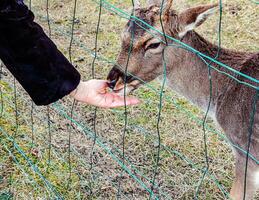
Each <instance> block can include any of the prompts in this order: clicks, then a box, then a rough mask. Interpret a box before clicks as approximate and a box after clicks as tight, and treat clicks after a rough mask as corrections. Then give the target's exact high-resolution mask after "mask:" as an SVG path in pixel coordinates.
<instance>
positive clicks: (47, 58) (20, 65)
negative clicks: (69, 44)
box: [0, 0, 80, 105]
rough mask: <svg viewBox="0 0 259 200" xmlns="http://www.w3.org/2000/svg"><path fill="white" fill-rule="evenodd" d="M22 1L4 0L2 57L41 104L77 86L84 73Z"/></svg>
mask: <svg viewBox="0 0 259 200" xmlns="http://www.w3.org/2000/svg"><path fill="white" fill-rule="evenodd" d="M33 20H34V15H33V13H32V12H31V11H29V10H28V8H27V6H25V5H24V4H23V2H22V1H21V0H17V1H15V0H1V2H0V58H1V60H2V61H3V62H4V64H5V65H6V67H7V68H8V69H9V71H10V72H11V73H12V74H13V75H14V76H15V78H16V79H17V80H18V81H19V82H20V84H21V85H22V86H23V88H24V89H25V90H26V91H27V92H28V93H29V95H30V96H31V98H32V99H33V101H34V102H35V103H36V104H37V105H47V104H50V103H52V102H54V101H56V100H58V99H60V98H62V97H63V96H65V95H67V94H69V93H71V92H72V91H73V90H75V89H76V87H77V86H78V84H79V82H80V74H79V73H78V72H77V70H76V69H75V68H74V67H73V66H72V65H71V64H70V63H69V62H68V60H67V59H66V58H65V57H64V56H63V54H62V53H61V52H60V51H59V50H58V49H57V47H56V46H55V44H54V43H53V42H52V41H51V40H50V39H49V38H48V37H47V36H46V34H45V33H44V31H43V30H42V28H41V27H40V26H39V25H38V24H36V23H35V22H34V21H33Z"/></svg>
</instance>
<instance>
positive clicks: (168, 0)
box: [147, 0, 173, 14]
mask: <svg viewBox="0 0 259 200" xmlns="http://www.w3.org/2000/svg"><path fill="white" fill-rule="evenodd" d="M162 3H163V8H162V10H163V14H166V13H168V12H169V11H170V9H171V7H172V4H173V0H147V5H148V6H152V5H155V6H157V7H161V4H162Z"/></svg>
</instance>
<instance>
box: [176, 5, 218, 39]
mask: <svg viewBox="0 0 259 200" xmlns="http://www.w3.org/2000/svg"><path fill="white" fill-rule="evenodd" d="M217 7H218V4H213V5H207V6H198V7H194V8H189V9H187V10H185V11H183V12H182V13H180V15H179V25H180V27H181V31H180V32H179V33H178V35H179V37H183V36H184V35H185V34H186V33H187V32H188V31H191V30H193V29H195V28H196V27H198V26H200V25H201V24H202V23H203V22H204V21H205V20H206V19H207V18H208V17H209V16H210V15H212V14H213V13H215V12H216V11H217V9H218V8H217Z"/></svg>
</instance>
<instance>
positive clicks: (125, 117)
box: [116, 0, 136, 199]
mask: <svg viewBox="0 0 259 200" xmlns="http://www.w3.org/2000/svg"><path fill="white" fill-rule="evenodd" d="M131 8H132V10H131V15H130V21H131V22H130V26H132V28H131V29H130V30H131V38H130V46H129V49H128V56H127V60H126V64H125V70H124V74H125V76H124V78H123V82H124V88H123V89H124V91H123V101H124V127H123V132H122V137H121V144H122V164H123V165H125V139H126V134H127V126H128V113H127V106H126V105H127V99H126V96H127V94H126V92H127V74H128V65H129V60H130V56H131V53H132V50H133V44H134V39H135V26H136V24H135V20H134V19H132V16H135V2H134V0H131ZM122 174H123V170H121V172H120V176H119V177H118V190H117V194H116V197H117V199H120V197H121V193H122V188H121V187H122Z"/></svg>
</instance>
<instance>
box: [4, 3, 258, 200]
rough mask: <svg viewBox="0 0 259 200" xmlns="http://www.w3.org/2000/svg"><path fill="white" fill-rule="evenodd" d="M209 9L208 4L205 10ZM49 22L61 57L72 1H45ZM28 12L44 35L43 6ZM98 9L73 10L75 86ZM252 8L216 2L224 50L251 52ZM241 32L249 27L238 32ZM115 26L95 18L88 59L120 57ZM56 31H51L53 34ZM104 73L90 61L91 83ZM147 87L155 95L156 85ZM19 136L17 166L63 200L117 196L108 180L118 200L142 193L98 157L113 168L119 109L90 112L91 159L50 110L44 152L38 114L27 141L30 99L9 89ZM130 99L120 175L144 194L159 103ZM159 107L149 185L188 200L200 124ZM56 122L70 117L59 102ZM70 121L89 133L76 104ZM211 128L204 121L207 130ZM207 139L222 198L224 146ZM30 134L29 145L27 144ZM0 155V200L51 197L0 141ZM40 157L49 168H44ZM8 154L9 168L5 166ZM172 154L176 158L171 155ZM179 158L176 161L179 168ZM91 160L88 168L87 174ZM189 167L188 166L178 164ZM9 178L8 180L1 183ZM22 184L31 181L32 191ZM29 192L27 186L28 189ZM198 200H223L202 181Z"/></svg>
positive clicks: (74, 129)
mask: <svg viewBox="0 0 259 200" xmlns="http://www.w3.org/2000/svg"><path fill="white" fill-rule="evenodd" d="M111 2H113V3H114V4H115V5H117V6H118V7H119V8H122V9H127V10H128V9H129V8H130V1H127V2H125V1H115V0H113V1H111ZM213 2H215V1H213ZM202 3H207V1H202V0H192V1H191V0H186V1H183V0H181V1H175V7H176V8H179V9H183V8H184V7H189V6H193V5H198V4H202ZM49 5H50V10H49V12H50V19H51V21H52V23H51V29H52V39H53V40H54V41H55V43H56V44H57V46H58V47H59V49H60V50H61V51H62V52H63V53H64V54H65V55H66V56H68V45H69V41H70V38H69V35H70V26H71V19H72V11H73V1H70V0H64V1H58V0H50V1H49ZM32 6H33V7H32V8H33V11H34V13H35V14H36V20H37V21H38V22H39V23H40V24H41V25H42V26H43V27H44V28H45V30H46V32H47V33H48V28H47V24H46V20H44V19H43V18H42V16H43V17H44V16H46V9H45V8H46V2H45V1H40V0H34V1H32ZM98 10H99V8H98V5H97V4H96V3H94V2H93V1H90V0H88V1H86V0H78V6H77V14H76V26H75V40H76V41H80V42H81V44H83V45H84V47H83V46H82V45H81V46H80V45H78V43H77V42H74V44H73V47H72V50H73V51H72V59H73V64H74V65H77V68H78V70H79V71H80V73H81V75H82V78H83V79H85V80H87V79H90V78H91V63H92V59H93V57H92V56H90V55H89V53H88V52H87V51H86V48H85V46H86V47H87V48H88V49H90V50H92V51H94V38H95V30H96V24H97V17H98ZM258 13H259V12H258V7H256V6H255V5H254V4H253V3H252V2H250V1H246V0H242V1H234V0H230V1H228V2H227V3H225V2H224V12H223V18H222V46H224V47H227V48H234V49H242V50H250V51H258V46H257V45H256V43H255V42H254V41H258V28H259V27H258V23H256V19H257V18H258ZM217 20H218V16H217V15H215V16H213V17H212V18H211V19H209V20H208V21H207V22H206V23H205V24H203V26H201V27H199V28H198V30H197V31H198V32H199V33H201V34H202V35H204V36H205V37H206V38H208V39H210V40H213V41H214V42H216V39H217ZM248 22H249V23H248ZM125 23H126V20H125V19H122V18H120V17H118V16H116V15H114V14H113V13H110V12H108V11H106V10H104V9H103V13H102V16H101V25H100V34H99V37H98V55H102V56H103V57H105V58H107V59H111V60H115V59H116V55H117V53H118V51H119V49H120V39H119V37H120V32H121V31H122V29H123V26H124V24H125ZM60 30H61V31H60ZM111 67H112V64H109V63H108V64H107V63H106V62H103V61H100V60H96V64H95V70H96V77H97V78H102V79H105V78H106V76H107V74H108V71H109V70H110V69H111ZM10 80H12V79H11V76H10V75H9V74H8V75H7V76H5V77H4V79H3V81H2V82H1V86H2V87H1V88H2V89H3V91H4V95H5V96H4V117H2V118H1V122H0V123H1V127H2V128H4V130H6V132H7V133H8V134H10V135H12V133H13V132H14V130H15V127H16V126H15V115H14V104H13V90H12V88H11V87H9V86H8V84H7V82H9V84H10V83H12V82H10ZM151 85H152V87H154V88H156V89H159V88H160V87H159V84H158V83H157V82H152V83H151ZM18 92H19V95H18V110H19V126H18V132H17V138H16V142H17V144H18V145H19V147H20V148H21V149H22V150H23V151H24V152H25V153H26V156H27V158H30V159H31V160H32V161H33V164H34V165H35V166H37V168H38V169H39V171H40V173H41V174H42V175H43V176H44V177H46V179H47V180H48V181H49V182H50V183H51V185H53V187H54V188H55V189H56V190H57V192H58V193H59V194H60V195H61V196H63V197H64V199H115V198H116V195H117V191H118V180H120V182H121V190H122V192H121V195H122V196H121V198H122V199H127V198H128V199H147V198H148V193H147V192H146V190H145V189H143V187H142V186H141V185H140V184H138V183H137V182H136V180H134V179H133V178H132V177H130V176H129V175H128V174H127V173H122V176H121V167H120V166H119V165H118V163H117V162H116V161H114V159H112V157H111V154H110V153H109V152H107V150H105V149H104V146H107V147H108V148H109V149H110V150H111V152H112V153H113V155H115V156H116V157H117V158H120V159H121V158H122V156H121V149H122V144H121V140H122V138H121V137H122V133H123V129H124V109H123V108H118V109H111V110H103V109H98V110H97V119H96V134H97V136H98V139H100V141H101V144H103V145H104V146H103V147H100V144H97V145H95V147H94V154H93V156H91V152H92V146H93V139H92V135H91V134H90V132H88V131H87V130H84V129H82V127H79V126H76V125H73V126H70V124H71V122H70V121H69V120H67V119H65V117H64V116H62V114H60V113H59V111H58V109H57V108H55V107H51V111H50V116H51V127H50V128H51V129H50V133H51V146H49V142H50V140H49V139H50V138H49V131H48V119H47V115H46V108H41V107H35V108H34V109H33V121H34V124H33V126H34V132H32V131H31V104H30V99H29V98H28V96H27V95H26V94H24V91H23V90H22V89H21V88H20V86H18ZM134 95H136V96H138V97H139V98H140V99H142V101H143V103H142V104H140V105H139V106H134V107H129V108H128V110H127V111H128V130H127V134H126V138H125V156H126V158H127V159H126V160H125V165H126V166H127V168H129V169H130V170H131V171H132V172H133V174H134V175H136V177H137V178H138V179H139V180H141V181H143V183H144V184H145V185H146V186H147V187H149V188H150V181H148V180H147V179H152V177H153V169H154V164H155V161H156V156H155V155H156V151H157V132H156V123H157V113H158V103H159V95H158V94H157V93H156V92H154V91H153V90H151V89H150V88H149V87H148V86H144V87H142V88H140V89H139V90H137V91H136V92H135V93H134ZM165 95H166V96H168V97H169V100H168V99H165V100H164V101H163V110H162V111H163V112H162V119H161V123H160V131H161V139H162V147H161V160H160V165H159V173H158V175H157V179H156V183H157V184H158V185H159V191H158V190H155V193H156V194H157V193H158V192H160V195H161V196H160V198H161V199H170V198H172V199H193V195H194V193H195V189H196V186H197V183H198V181H199V180H200V177H201V175H202V173H201V171H200V170H198V169H197V168H204V167H205V165H204V161H205V160H204V152H203V151H204V150H203V131H202V127H201V125H200V124H197V123H196V122H195V121H194V120H193V119H191V118H190V117H189V116H188V115H187V114H186V113H185V112H184V111H183V110H182V109H179V108H178V106H177V105H176V104H174V103H173V102H172V101H170V99H173V100H174V101H175V102H176V103H177V104H178V105H180V106H181V107H183V108H185V109H187V110H188V111H189V112H190V113H191V114H195V115H196V116H198V117H199V118H201V119H202V117H203V113H202V112H201V111H200V110H199V109H198V108H196V107H194V106H192V105H190V104H189V103H188V102H187V101H186V100H185V99H183V98H181V97H179V96H177V95H176V94H174V93H173V92H172V91H170V90H169V89H166V90H165ZM60 103H61V104H62V106H64V108H65V109H66V112H67V113H68V115H69V113H70V110H71V105H72V102H71V99H69V98H65V99H63V100H62V101H61V102H60ZM74 113H75V114H74V118H75V119H76V120H77V121H78V122H80V123H81V124H83V125H85V126H86V127H88V128H90V129H93V117H94V108H92V107H90V106H87V105H83V104H77V105H76V107H75V109H74ZM208 123H209V124H210V125H212V126H213V124H212V122H211V120H209V121H208ZM69 133H70V134H71V155H70V156H71V168H72V171H71V181H69V175H70V166H69V164H68V160H69V159H68V157H69V154H68V136H69ZM207 133H208V135H209V139H208V145H209V156H210V160H209V161H210V174H211V175H214V176H215V177H216V178H217V179H218V181H219V182H220V183H221V184H222V185H223V187H224V189H226V190H227V191H229V189H230V187H231V183H232V180H233V173H232V170H233V157H232V154H231V149H230V146H229V145H227V144H226V142H225V141H223V140H222V139H221V138H220V137H219V136H218V135H215V134H213V133H212V132H207ZM32 134H34V135H33V137H34V140H33V141H32ZM0 139H1V142H3V143H4V144H5V145H6V148H5V146H1V148H0V152H1V156H0V167H1V169H3V170H1V172H0V199H7V198H8V197H7V195H6V194H10V195H11V196H13V198H16V199H48V198H51V197H52V195H53V193H52V192H50V193H48V189H47V187H46V185H44V183H43V181H42V179H41V178H40V177H39V175H38V174H35V172H34V170H32V169H31V167H30V166H29V165H28V163H27V161H26V159H24V158H23V157H22V156H21V154H20V153H19V152H17V150H13V149H12V142H10V140H8V137H7V136H6V135H4V134H3V133H2V132H1V133H0ZM49 148H50V152H51V154H50V159H49ZM7 149H9V150H10V151H11V152H12V153H13V154H14V155H15V156H16V157H17V160H19V163H20V164H17V163H15V162H14V160H13V158H12V156H10V152H8V150H7ZM178 152H180V153H181V155H179V154H178ZM182 155H184V156H185V157H186V158H183V157H182ZM91 158H92V159H93V162H92V163H93V165H92V167H91V165H90V163H91ZM187 158H188V159H191V160H192V163H193V166H191V165H190V164H188V163H187V162H186V161H185V160H186V159H187ZM10 177H11V178H10ZM32 180H34V182H36V183H34V182H33V181H32ZM35 185H36V186H35ZM199 198H200V199H225V197H224V195H223V194H222V192H221V191H220V190H219V188H218V187H217V186H216V184H215V183H214V182H213V181H211V179H210V178H209V176H208V177H207V178H206V179H205V182H204V184H203V185H202V188H201V191H200V196H199Z"/></svg>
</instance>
